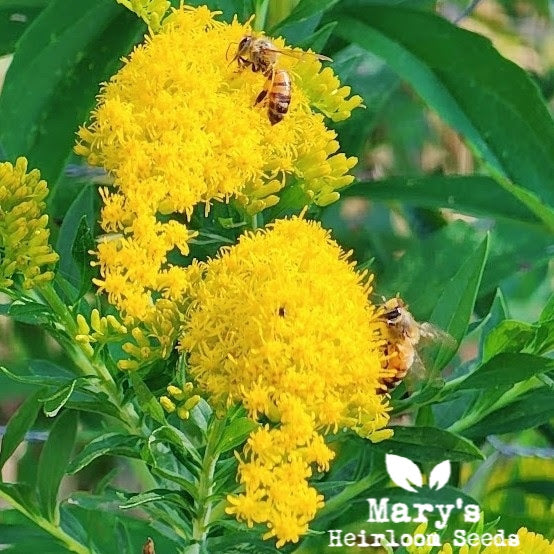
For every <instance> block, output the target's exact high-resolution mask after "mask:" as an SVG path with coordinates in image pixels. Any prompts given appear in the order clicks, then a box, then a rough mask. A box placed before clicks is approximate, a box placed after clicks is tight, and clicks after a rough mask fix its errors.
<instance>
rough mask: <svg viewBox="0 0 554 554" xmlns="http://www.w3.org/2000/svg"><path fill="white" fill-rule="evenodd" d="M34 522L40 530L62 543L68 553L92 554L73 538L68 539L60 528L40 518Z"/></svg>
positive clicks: (91, 551)
mask: <svg viewBox="0 0 554 554" xmlns="http://www.w3.org/2000/svg"><path fill="white" fill-rule="evenodd" d="M34 521H35V523H36V524H37V525H38V526H39V527H40V528H41V529H43V530H44V531H46V532H47V533H48V534H50V535H51V536H52V537H54V538H56V539H58V540H59V541H60V542H62V543H63V544H64V545H65V546H66V547H67V549H68V550H69V551H70V552H75V553H76V554H93V552H94V551H93V550H90V549H89V548H88V547H86V546H84V545H83V544H81V543H80V542H78V541H76V540H75V539H74V538H73V537H70V536H69V535H68V534H67V533H66V532H65V531H64V530H63V529H62V528H61V527H58V526H57V525H54V524H53V523H51V522H50V521H48V520H46V519H42V518H41V519H40V520H34Z"/></svg>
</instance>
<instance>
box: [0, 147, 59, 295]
mask: <svg viewBox="0 0 554 554" xmlns="http://www.w3.org/2000/svg"><path fill="white" fill-rule="evenodd" d="M47 195H48V187H47V185H46V182H45V181H42V180H41V179H40V173H39V171H37V170H36V169H34V170H32V171H29V172H28V171H27V160H26V159H25V158H18V159H17V161H16V163H15V165H12V164H11V163H9V162H4V163H0V288H2V287H5V288H7V287H10V286H11V285H12V284H13V283H14V280H15V279H17V278H18V277H19V278H21V281H22V282H21V284H22V286H23V288H26V289H30V288H33V287H34V286H38V285H40V284H41V283H44V282H46V281H50V280H52V279H53V278H54V273H53V272H52V271H50V270H49V269H50V268H51V266H52V265H54V264H55V263H56V262H57V261H58V258H59V257H58V254H56V253H55V252H53V250H52V247H51V246H50V245H49V243H48V239H49V237H50V231H49V230H48V228H47V225H48V216H47V215H46V214H45V213H44V211H45V210H46V204H45V202H44V199H45V198H46V196H47Z"/></svg>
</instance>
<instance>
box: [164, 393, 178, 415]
mask: <svg viewBox="0 0 554 554" xmlns="http://www.w3.org/2000/svg"><path fill="white" fill-rule="evenodd" d="M160 404H161V405H162V408H163V409H164V410H165V411H166V412H167V413H168V414H170V413H172V412H174V411H175V404H174V403H173V402H172V400H171V398H169V397H168V396H161V397H160Z"/></svg>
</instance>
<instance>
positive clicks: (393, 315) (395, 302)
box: [382, 296, 406, 324]
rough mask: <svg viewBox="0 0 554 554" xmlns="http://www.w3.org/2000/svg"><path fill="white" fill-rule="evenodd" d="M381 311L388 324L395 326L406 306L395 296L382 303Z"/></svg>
mask: <svg viewBox="0 0 554 554" xmlns="http://www.w3.org/2000/svg"><path fill="white" fill-rule="evenodd" d="M382 306H383V309H384V310H385V312H384V314H383V318H384V319H385V321H386V322H387V323H389V324H395V323H396V322H398V320H399V319H400V318H401V317H402V310H403V309H404V307H405V306H406V304H405V303H404V301H403V300H402V298H400V297H399V296H395V297H394V298H391V299H389V300H386V301H385V302H384V303H383V305H382Z"/></svg>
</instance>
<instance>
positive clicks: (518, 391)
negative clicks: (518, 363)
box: [448, 378, 541, 433]
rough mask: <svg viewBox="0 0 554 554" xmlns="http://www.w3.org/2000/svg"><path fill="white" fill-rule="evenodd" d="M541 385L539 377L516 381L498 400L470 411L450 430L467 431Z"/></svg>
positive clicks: (455, 431) (454, 431)
mask: <svg viewBox="0 0 554 554" xmlns="http://www.w3.org/2000/svg"><path fill="white" fill-rule="evenodd" d="M539 386H541V383H540V382H539V380H538V379H535V378H533V379H529V380H527V381H523V382H521V383H516V384H515V385H514V386H513V387H512V388H511V389H510V390H509V391H507V392H505V393H504V394H503V395H502V396H501V397H500V398H499V399H498V400H497V401H496V402H494V403H493V404H491V405H489V406H486V407H484V408H483V409H480V410H479V409H473V410H472V411H471V412H470V413H468V414H467V415H465V416H464V417H462V418H461V419H459V420H457V421H455V422H454V423H453V424H452V425H451V426H450V427H448V430H449V431H452V432H453V433H460V432H462V431H465V430H466V429H468V428H469V427H471V426H473V425H475V424H476V423H478V422H479V421H481V420H482V419H483V418H484V417H485V416H487V415H489V414H491V413H492V412H495V411H496V410H499V409H500V408H504V406H507V405H508V404H511V403H512V402H514V400H517V398H518V397H520V396H521V395H523V394H525V393H526V392H529V391H530V390H533V389H536V388H537V387H539Z"/></svg>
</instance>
